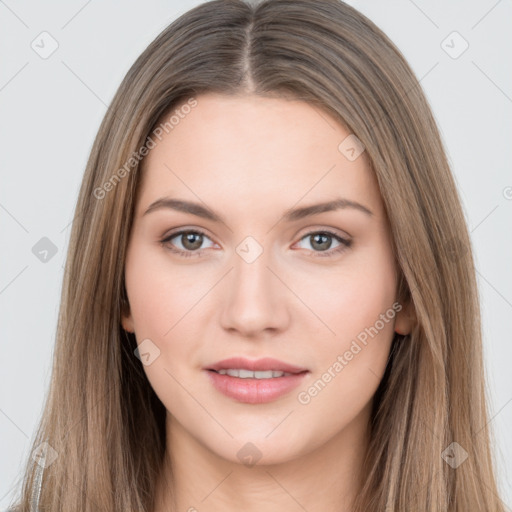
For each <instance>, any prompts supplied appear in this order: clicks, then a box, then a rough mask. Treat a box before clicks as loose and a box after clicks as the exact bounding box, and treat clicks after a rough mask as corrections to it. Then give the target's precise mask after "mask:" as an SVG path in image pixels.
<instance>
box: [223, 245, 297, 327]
mask: <svg viewBox="0 0 512 512" xmlns="http://www.w3.org/2000/svg"><path fill="white" fill-rule="evenodd" d="M272 261H273V258H272V253H271V250H270V248H268V247H265V248H264V247H263V246H262V245H261V244H260V243H259V242H257V241H256V240H255V239H253V238H252V237H247V238H246V239H245V240H244V241H242V242H241V243H240V244H239V245H238V246H237V248H236V253H235V254H233V267H234V268H233V271H232V272H230V274H231V275H230V278H229V279H228V283H229V284H228V285H227V286H228V288H229V290H228V293H227V300H226V302H225V303H224V311H223V312H222V322H223V326H224V327H225V328H228V329H236V330H238V331H241V332H244V333H246V334H248V333H249V331H251V332H253V333H254V332H256V331H260V330H265V329H269V328H271V329H279V328H283V327H284V325H285V324H286V322H287V313H286V298H285V296H284V295H283V285H282V283H280V282H279V280H278V279H277V278H276V277H275V276H274V274H273V272H272V271H271V270H269V267H270V268H272V266H273V265H272Z"/></svg>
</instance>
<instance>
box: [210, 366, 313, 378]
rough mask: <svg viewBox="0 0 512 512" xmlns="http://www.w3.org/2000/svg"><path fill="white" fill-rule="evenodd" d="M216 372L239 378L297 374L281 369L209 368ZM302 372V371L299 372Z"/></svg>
mask: <svg viewBox="0 0 512 512" xmlns="http://www.w3.org/2000/svg"><path fill="white" fill-rule="evenodd" d="M209 371H211V372H215V373H218V374H219V375H229V376H230V377H238V378H239V379H279V378H281V377H289V376H290V375H297V374H294V373H289V372H283V371H282V370H260V371H252V370H246V369H244V368H240V369H231V368H230V369H221V370H209ZM299 373H304V372H299Z"/></svg>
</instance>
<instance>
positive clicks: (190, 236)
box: [179, 231, 203, 251]
mask: <svg viewBox="0 0 512 512" xmlns="http://www.w3.org/2000/svg"><path fill="white" fill-rule="evenodd" d="M179 236H180V237H181V243H182V245H183V247H184V248H185V249H187V250H189V251H195V250H197V249H199V248H200V247H201V245H202V243H203V235H202V234H201V233H195V232H193V231H190V232H188V233H183V234H181V235H179Z"/></svg>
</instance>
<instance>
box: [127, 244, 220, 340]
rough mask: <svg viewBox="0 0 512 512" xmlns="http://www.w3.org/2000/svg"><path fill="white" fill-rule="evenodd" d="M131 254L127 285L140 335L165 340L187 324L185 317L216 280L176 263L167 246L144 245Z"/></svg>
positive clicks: (137, 330) (137, 331) (135, 323)
mask: <svg viewBox="0 0 512 512" xmlns="http://www.w3.org/2000/svg"><path fill="white" fill-rule="evenodd" d="M129 256H130V257H129V258H127V263H126V288H127V293H128V300H129V302H130V309H131V313H132V316H133V320H134V325H135V331H136V333H137V337H138V338H139V337H140V338H141V339H142V338H155V339H156V340H161V341H162V342H165V340H168V339H171V338H172V337H173V333H174V332H175V331H176V330H177V329H178V328H181V327H183V325H184V324H186V321H185V322H183V320H184V319H185V318H186V316H187V314H188V313H189V312H191V310H192V308H194V305H195V304H197V303H198V302H199V301H200V300H201V297H202V296H204V295H205V293H207V292H208V289H209V287H210V288H211V286H212V283H210V282H209V281H210V280H208V279H207V278H206V279H202V278H200V277H199V276H198V275H197V273H193V272H191V271H184V270H183V269H182V268H180V267H179V266H177V265H176V264H173V263H172V262H171V261H170V259H169V258H167V257H166V255H165V250H164V249H160V248H159V249H158V250H155V249H154V248H153V249H151V248H145V247H144V246H142V244H141V246H139V247H137V248H135V247H134V248H133V251H132V252H131V253H130V255H129ZM189 268H190V267H189Z"/></svg>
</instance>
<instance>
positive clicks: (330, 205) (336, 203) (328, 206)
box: [142, 197, 373, 223]
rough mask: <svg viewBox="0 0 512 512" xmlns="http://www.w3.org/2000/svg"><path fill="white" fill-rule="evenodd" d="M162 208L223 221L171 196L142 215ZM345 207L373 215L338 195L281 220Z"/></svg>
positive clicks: (356, 203)
mask: <svg viewBox="0 0 512 512" xmlns="http://www.w3.org/2000/svg"><path fill="white" fill-rule="evenodd" d="M163 208H168V209H171V210H176V211H179V212H184V213H190V214H192V215H196V216H197V217H202V218H204V219H208V220H211V221H214V222H222V223H224V220H223V219H222V217H221V216H220V215H219V214H217V213H215V212H214V211H213V210H211V209H209V208H207V207H206V206H203V205H201V204H199V203H194V202H191V201H185V200H184V199H173V198H171V197H161V198H160V199H157V200H156V201H154V202H153V203H151V204H150V205H149V207H148V208H147V210H146V211H145V212H144V213H143V214H142V215H143V216H144V215H147V214H148V213H151V212H154V211H156V210H161V209H163ZM347 208H350V209H354V210H357V211H360V212H362V213H364V214H365V215H368V216H370V217H371V216H372V215H373V212H372V211H371V210H370V209H369V208H367V207H366V206H364V205H362V204H360V203H358V202H357V201H351V200H349V199H344V198H342V197H340V198H337V199H335V200H333V201H328V202H324V203H318V204H313V205H311V206H304V207H301V208H290V209H288V210H286V211H285V213H284V215H283V220H284V221H285V222H292V221H296V220H300V219H303V218H305V217H309V216H310V215H316V214H319V213H324V212H331V211H335V210H340V209H347Z"/></svg>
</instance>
